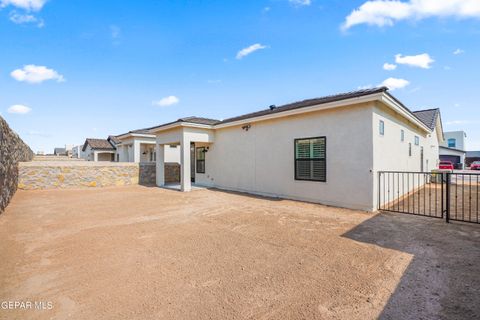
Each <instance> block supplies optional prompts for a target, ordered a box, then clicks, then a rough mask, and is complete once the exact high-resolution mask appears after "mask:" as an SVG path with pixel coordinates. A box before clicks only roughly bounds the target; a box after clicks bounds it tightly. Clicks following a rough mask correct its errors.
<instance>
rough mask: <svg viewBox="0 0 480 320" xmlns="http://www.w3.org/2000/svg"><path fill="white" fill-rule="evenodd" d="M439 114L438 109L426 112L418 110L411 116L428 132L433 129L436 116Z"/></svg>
mask: <svg viewBox="0 0 480 320" xmlns="http://www.w3.org/2000/svg"><path fill="white" fill-rule="evenodd" d="M439 113H440V109H438V108H436V109H428V110H419V111H414V112H413V114H414V115H415V117H417V118H418V120H420V121H422V122H423V123H424V124H425V125H426V126H427V127H429V128H430V130H433V129H435V124H436V121H437V116H438V114H439Z"/></svg>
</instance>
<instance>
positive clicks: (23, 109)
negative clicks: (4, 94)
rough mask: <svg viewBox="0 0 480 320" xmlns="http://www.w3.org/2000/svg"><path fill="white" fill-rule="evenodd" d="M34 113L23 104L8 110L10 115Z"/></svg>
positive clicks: (15, 105)
mask: <svg viewBox="0 0 480 320" xmlns="http://www.w3.org/2000/svg"><path fill="white" fill-rule="evenodd" d="M30 111H32V109H31V108H29V107H27V106H24V105H22V104H14V105H13V106H11V107H10V108H8V110H7V112H8V113H16V114H27V113H29V112H30Z"/></svg>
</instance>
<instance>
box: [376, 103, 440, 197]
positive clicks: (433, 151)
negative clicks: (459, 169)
mask: <svg viewBox="0 0 480 320" xmlns="http://www.w3.org/2000/svg"><path fill="white" fill-rule="evenodd" d="M372 119H373V123H372V128H373V150H374V152H373V154H374V162H373V169H374V173H375V180H374V196H375V199H374V203H375V204H376V206H377V205H378V184H379V180H378V179H379V178H378V172H379V171H401V172H421V171H423V172H430V171H432V170H433V169H436V168H437V167H438V161H439V160H438V159H439V141H438V138H439V136H441V134H440V135H439V134H438V133H437V129H435V130H434V131H433V132H428V133H427V132H425V131H424V130H422V129H420V127H418V126H417V125H415V124H413V123H411V122H408V121H407V120H406V119H405V118H404V117H401V116H399V115H398V114H396V113H394V112H393V111H392V110H390V109H387V108H386V107H384V106H383V105H381V104H377V105H376V107H375V108H374V113H373V118H372ZM380 120H382V121H383V122H384V128H385V130H384V135H383V136H382V135H381V134H380V131H379V123H380ZM437 121H440V120H439V119H437ZM437 124H439V123H437ZM439 127H440V126H438V128H439ZM401 130H404V141H401ZM415 136H418V137H419V145H415ZM409 143H411V145H412V155H411V156H410V155H409ZM422 147H423V166H422V162H421V150H422ZM417 178H418V175H416V176H415V178H414V176H413V174H412V175H411V176H408V175H402V178H398V176H397V175H395V177H394V178H393V176H392V179H393V180H392V179H391V180H390V183H391V184H392V183H394V184H395V185H396V186H398V181H397V180H395V179H405V181H404V182H403V180H400V184H401V188H397V187H395V188H394V187H393V186H392V187H391V190H396V191H398V190H397V189H401V190H402V192H404V193H407V192H409V191H411V190H413V187H414V186H415V187H418V179H417ZM420 178H421V184H423V176H420ZM406 179H410V180H408V181H407V180H406ZM413 179H415V183H416V184H417V185H415V184H414V183H413ZM395 181H396V182H395ZM402 182H403V184H402ZM380 184H381V185H382V188H383V181H381V182H380ZM403 185H405V186H407V185H408V188H407V187H405V188H404V187H403ZM387 189H388V188H387ZM392 199H393V196H392ZM381 202H382V203H385V202H386V201H384V200H383V198H382V200H381Z"/></svg>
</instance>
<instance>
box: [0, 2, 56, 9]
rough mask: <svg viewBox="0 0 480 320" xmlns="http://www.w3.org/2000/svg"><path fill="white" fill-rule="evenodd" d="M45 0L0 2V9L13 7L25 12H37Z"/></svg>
mask: <svg viewBox="0 0 480 320" xmlns="http://www.w3.org/2000/svg"><path fill="white" fill-rule="evenodd" d="M46 2H47V0H0V7H2V8H5V7H7V6H14V7H17V8H20V9H24V10H27V11H39V10H41V9H42V8H43V6H44V5H45V3H46Z"/></svg>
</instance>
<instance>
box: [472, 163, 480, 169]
mask: <svg viewBox="0 0 480 320" xmlns="http://www.w3.org/2000/svg"><path fill="white" fill-rule="evenodd" d="M470 170H480V161H473V162H472V164H471V165H470Z"/></svg>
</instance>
